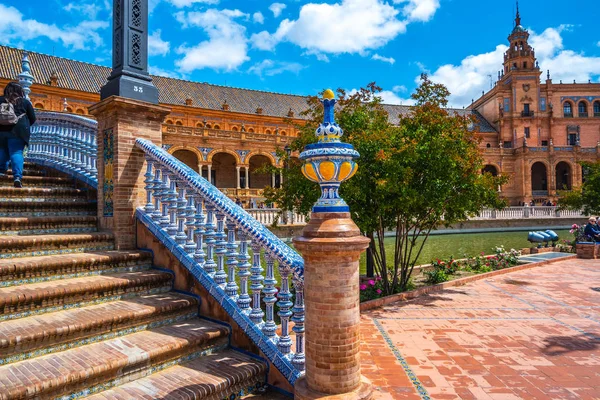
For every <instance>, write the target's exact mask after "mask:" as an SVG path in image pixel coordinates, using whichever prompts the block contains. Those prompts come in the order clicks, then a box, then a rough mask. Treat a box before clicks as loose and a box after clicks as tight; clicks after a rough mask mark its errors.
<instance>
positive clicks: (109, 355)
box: [0, 319, 228, 400]
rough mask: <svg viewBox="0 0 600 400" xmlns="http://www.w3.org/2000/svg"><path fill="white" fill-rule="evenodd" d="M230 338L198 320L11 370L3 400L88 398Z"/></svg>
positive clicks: (4, 373) (0, 386) (1, 388)
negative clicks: (65, 396)
mask: <svg viewBox="0 0 600 400" xmlns="http://www.w3.org/2000/svg"><path fill="white" fill-rule="evenodd" d="M227 334H228V330H227V328H225V327H224V326H221V325H217V324H214V323H211V322H207V321H204V320H200V319H194V320H190V321H187V322H183V323H180V324H174V325H169V326H164V327H160V328H156V329H152V330H148V331H143V332H137V333H133V334H131V335H128V336H124V337H120V338H114V339H111V340H107V341H104V342H99V343H94V344H90V345H87V346H82V347H77V348H73V349H70V350H67V351H63V352H59V353H55V354H50V355H46V356H42V357H38V358H34V359H30V360H25V361H21V362H17V363H13V364H8V365H5V366H2V367H0V394H1V396H2V397H1V398H2V399H6V400H10V399H24V398H44V399H46V398H52V397H57V396H61V395H67V394H70V395H71V397H70V398H77V397H82V396H84V395H86V394H89V393H93V392H94V391H99V390H101V389H105V388H110V387H111V386H116V385H117V384H122V383H126V382H128V381H131V380H133V379H137V378H139V377H143V376H145V375H148V374H150V373H151V372H152V371H153V369H154V370H156V369H159V370H160V369H162V368H166V367H168V366H171V365H172V364H173V363H180V362H185V361H187V358H193V357H197V356H200V355H202V354H204V353H208V354H210V353H213V352H215V351H218V350H222V349H223V348H225V347H226V346H227ZM155 398H156V397H155Z"/></svg>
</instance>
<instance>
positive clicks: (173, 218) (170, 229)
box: [167, 174, 177, 238]
mask: <svg viewBox="0 0 600 400" xmlns="http://www.w3.org/2000/svg"><path fill="white" fill-rule="evenodd" d="M169 181H170V187H169V199H168V202H169V226H167V233H168V234H169V236H171V237H172V238H175V235H177V180H176V178H175V176H174V175H172V174H170V175H169Z"/></svg>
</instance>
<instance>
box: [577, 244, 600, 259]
mask: <svg viewBox="0 0 600 400" xmlns="http://www.w3.org/2000/svg"><path fill="white" fill-rule="evenodd" d="M576 248H577V258H583V259H586V260H595V259H597V258H599V257H600V243H592V242H581V243H577V246H576Z"/></svg>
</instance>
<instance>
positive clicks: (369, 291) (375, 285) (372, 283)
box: [360, 276, 383, 301]
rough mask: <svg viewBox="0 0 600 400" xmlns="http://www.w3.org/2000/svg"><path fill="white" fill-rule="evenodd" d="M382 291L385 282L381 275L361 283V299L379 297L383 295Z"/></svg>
mask: <svg viewBox="0 0 600 400" xmlns="http://www.w3.org/2000/svg"><path fill="white" fill-rule="evenodd" d="M382 293H383V283H382V279H381V277H379V276H378V277H375V279H371V280H369V281H368V282H367V283H362V284H361V285H360V301H367V300H373V299H377V298H379V297H381V295H382Z"/></svg>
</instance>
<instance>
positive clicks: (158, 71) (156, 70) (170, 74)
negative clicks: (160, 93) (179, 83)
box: [148, 65, 183, 79]
mask: <svg viewBox="0 0 600 400" xmlns="http://www.w3.org/2000/svg"><path fill="white" fill-rule="evenodd" d="M148 72H149V73H150V75H156V76H166V77H167V78H178V79H182V78H183V76H182V75H181V74H179V73H177V72H175V71H169V70H166V69H162V68H160V67H156V66H152V65H150V66H149V67H148Z"/></svg>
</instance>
